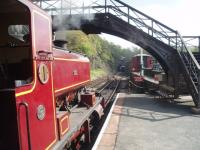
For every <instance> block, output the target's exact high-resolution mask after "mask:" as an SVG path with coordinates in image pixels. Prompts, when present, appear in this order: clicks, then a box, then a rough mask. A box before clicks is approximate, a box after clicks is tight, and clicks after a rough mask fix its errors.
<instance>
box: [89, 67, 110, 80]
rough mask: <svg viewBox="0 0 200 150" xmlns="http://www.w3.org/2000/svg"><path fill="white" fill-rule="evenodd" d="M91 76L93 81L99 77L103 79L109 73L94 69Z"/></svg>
mask: <svg viewBox="0 0 200 150" xmlns="http://www.w3.org/2000/svg"><path fill="white" fill-rule="evenodd" d="M90 75H91V80H94V79H97V78H99V77H103V76H105V75H107V72H106V71H105V70H103V69H93V70H91V72H90Z"/></svg>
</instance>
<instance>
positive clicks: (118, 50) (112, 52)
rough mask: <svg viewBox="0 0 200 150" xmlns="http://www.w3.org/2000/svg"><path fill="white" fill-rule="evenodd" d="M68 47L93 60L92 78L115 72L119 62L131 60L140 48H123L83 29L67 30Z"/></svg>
mask: <svg viewBox="0 0 200 150" xmlns="http://www.w3.org/2000/svg"><path fill="white" fill-rule="evenodd" d="M66 33H67V34H66V35H67V40H68V49H70V50H73V51H77V52H80V53H83V54H85V55H87V56H88V57H89V59H90V61H91V75H92V78H96V77H98V76H102V75H105V74H110V73H114V72H116V70H117V66H118V65H119V63H121V62H124V63H126V64H128V63H127V62H129V61H130V59H131V57H132V56H133V55H134V54H135V53H138V51H139V50H138V49H123V48H122V47H120V46H119V45H115V44H113V43H110V42H108V41H106V40H105V39H102V38H101V37H99V36H98V35H86V34H84V33H83V32H81V31H73V30H72V31H67V32H66Z"/></svg>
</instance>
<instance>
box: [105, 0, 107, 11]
mask: <svg viewBox="0 0 200 150" xmlns="http://www.w3.org/2000/svg"><path fill="white" fill-rule="evenodd" d="M106 9H107V0H105V14H106V13H107V10H106Z"/></svg>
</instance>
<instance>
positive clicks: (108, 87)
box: [81, 76, 128, 150]
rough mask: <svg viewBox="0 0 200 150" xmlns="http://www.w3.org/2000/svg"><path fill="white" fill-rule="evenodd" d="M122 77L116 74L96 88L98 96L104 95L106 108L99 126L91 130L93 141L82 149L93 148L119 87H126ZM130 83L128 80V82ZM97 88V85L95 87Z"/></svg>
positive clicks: (89, 149)
mask: <svg viewBox="0 0 200 150" xmlns="http://www.w3.org/2000/svg"><path fill="white" fill-rule="evenodd" d="M121 80H122V78H121V77H118V76H114V77H113V78H109V80H108V81H107V82H106V83H104V85H103V86H101V88H98V89H97V90H96V94H97V95H98V96H102V97H103V98H104V101H105V106H104V107H105V109H104V112H103V113H104V115H103V116H102V118H101V120H100V121H99V122H98V123H97V124H98V126H96V127H95V128H94V129H93V130H92V131H91V143H90V144H89V145H88V144H87V145H84V146H83V147H82V148H81V150H91V149H92V147H93V145H94V143H95V141H96V139H97V137H98V134H99V133H100V131H101V128H102V127H103V124H104V122H105V120H106V118H107V115H108V113H109V111H110V108H111V107H112V104H113V101H114V99H115V97H116V95H117V92H118V91H119V89H120V88H121V85H122V89H123V87H124V81H121ZM127 83H128V82H127ZM94 88H96V87H94Z"/></svg>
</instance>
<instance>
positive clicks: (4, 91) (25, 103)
mask: <svg viewBox="0 0 200 150" xmlns="http://www.w3.org/2000/svg"><path fill="white" fill-rule="evenodd" d="M0 19H1V20H2V22H1V24H0V33H1V36H0V98H1V100H0V105H1V109H0V114H1V116H2V118H1V125H0V126H1V134H0V149H1V150H19V149H20V150H31V149H32V150H44V149H45V150H48V149H60V148H63V147H65V146H66V144H68V145H70V144H72V143H73V142H74V141H78V140H79V139H80V138H83V137H84V139H85V140H88V141H89V140H90V138H89V124H90V122H89V118H90V117H91V114H93V113H94V112H95V111H96V112H97V113H99V112H101V111H102V109H103V107H102V103H97V100H95V95H94V93H85V92H83V90H82V89H83V88H84V86H85V85H86V84H88V83H89V82H90V62H89V60H88V58H87V57H85V56H82V55H80V54H77V53H73V52H71V51H63V50H62V49H60V48H56V47H54V46H53V44H52V20H51V18H50V17H49V16H48V15H47V14H46V13H45V12H44V11H42V10H41V9H39V8H38V7H37V6H35V5H34V4H32V3H31V2H30V1H27V0H2V1H1V3H0ZM57 42H58V41H57ZM55 43H56V41H55ZM75 100H76V101H75ZM77 101H81V102H83V103H87V107H89V108H90V109H89V108H88V109H87V113H86V115H85V116H84V117H82V116H77V117H76V119H75V118H74V117H73V116H72V115H71V114H70V110H69V109H70V108H69V106H70V105H72V104H73V103H75V104H77V103H78V102H77ZM72 129H73V130H72ZM77 145H78V144H76V146H77Z"/></svg>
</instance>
